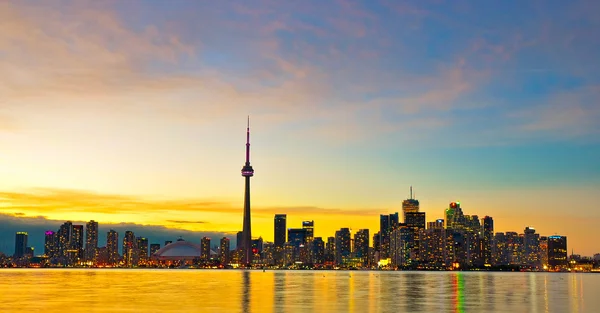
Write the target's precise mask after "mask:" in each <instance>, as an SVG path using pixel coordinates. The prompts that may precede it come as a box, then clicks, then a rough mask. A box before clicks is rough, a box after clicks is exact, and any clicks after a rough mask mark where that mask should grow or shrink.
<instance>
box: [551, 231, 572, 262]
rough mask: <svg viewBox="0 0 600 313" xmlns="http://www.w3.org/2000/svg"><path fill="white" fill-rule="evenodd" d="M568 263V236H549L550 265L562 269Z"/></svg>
mask: <svg viewBox="0 0 600 313" xmlns="http://www.w3.org/2000/svg"><path fill="white" fill-rule="evenodd" d="M567 265H568V260H567V237H566V236H548V267H549V268H551V269H561V268H565V267H567Z"/></svg>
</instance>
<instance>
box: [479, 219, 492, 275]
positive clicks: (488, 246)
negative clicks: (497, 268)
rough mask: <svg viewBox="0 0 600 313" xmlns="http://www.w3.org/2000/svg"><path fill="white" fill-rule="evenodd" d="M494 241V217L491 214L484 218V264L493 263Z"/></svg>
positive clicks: (482, 253) (482, 238)
mask: <svg viewBox="0 0 600 313" xmlns="http://www.w3.org/2000/svg"><path fill="white" fill-rule="evenodd" d="M493 241H494V219H492V218H491V217H490V216H486V217H484V218H483V229H482V236H481V248H480V250H481V260H482V261H483V263H484V264H492V263H493V262H492V243H493Z"/></svg>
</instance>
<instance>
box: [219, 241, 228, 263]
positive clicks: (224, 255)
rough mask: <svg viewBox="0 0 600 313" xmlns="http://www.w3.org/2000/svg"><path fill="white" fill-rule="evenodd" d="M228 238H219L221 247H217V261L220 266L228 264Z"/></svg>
mask: <svg viewBox="0 0 600 313" xmlns="http://www.w3.org/2000/svg"><path fill="white" fill-rule="evenodd" d="M229 253H230V252H229V238H227V237H223V238H221V245H220V247H219V260H220V261H221V264H223V265H225V264H229Z"/></svg>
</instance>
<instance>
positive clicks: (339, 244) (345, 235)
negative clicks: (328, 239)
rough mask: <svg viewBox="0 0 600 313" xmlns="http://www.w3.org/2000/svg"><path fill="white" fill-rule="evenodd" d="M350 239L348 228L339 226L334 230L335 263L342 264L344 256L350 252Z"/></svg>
mask: <svg viewBox="0 0 600 313" xmlns="http://www.w3.org/2000/svg"><path fill="white" fill-rule="evenodd" d="M350 241H351V240H350V229H349V228H341V229H340V230H338V231H336V232H335V262H336V263H337V264H340V265H341V264H343V262H344V258H347V257H349V256H350V252H352V251H351V250H350V249H351V246H350Z"/></svg>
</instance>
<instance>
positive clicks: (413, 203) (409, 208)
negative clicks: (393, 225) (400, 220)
mask: <svg viewBox="0 0 600 313" xmlns="http://www.w3.org/2000/svg"><path fill="white" fill-rule="evenodd" d="M409 212H410V213H416V212H419V200H416V199H414V198H413V192H412V186H410V199H406V200H404V201H402V215H403V217H404V223H406V213H409Z"/></svg>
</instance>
